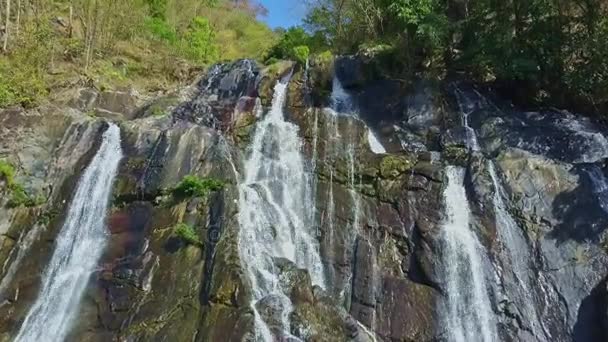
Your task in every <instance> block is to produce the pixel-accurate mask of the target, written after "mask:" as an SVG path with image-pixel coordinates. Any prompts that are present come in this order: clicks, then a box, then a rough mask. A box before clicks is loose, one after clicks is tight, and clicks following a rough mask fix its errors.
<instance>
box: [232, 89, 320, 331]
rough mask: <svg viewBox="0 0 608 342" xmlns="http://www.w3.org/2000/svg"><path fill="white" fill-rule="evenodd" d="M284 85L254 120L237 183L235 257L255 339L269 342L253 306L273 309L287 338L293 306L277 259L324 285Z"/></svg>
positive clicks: (306, 175) (308, 182) (307, 179)
mask: <svg viewBox="0 0 608 342" xmlns="http://www.w3.org/2000/svg"><path fill="white" fill-rule="evenodd" d="M286 91H287V83H284V82H281V81H279V82H277V84H276V86H275V88H274V98H273V101H272V107H271V110H270V112H269V113H268V114H267V115H266V116H265V117H264V119H263V120H261V121H260V122H258V124H257V126H256V130H255V134H254V137H253V140H252V143H251V146H250V155H249V157H248V158H247V159H246V160H245V163H244V169H245V170H244V175H243V177H242V179H240V180H239V216H238V220H239V225H240V227H241V228H240V231H239V245H238V247H239V255H240V260H241V262H242V267H243V269H244V270H245V271H246V274H247V276H248V278H249V280H250V282H251V286H252V290H253V293H252V302H251V307H252V309H253V311H254V315H255V325H256V327H255V334H256V341H259V340H264V341H272V334H271V329H270V327H269V324H268V322H265V319H264V318H262V317H261V314H260V313H259V311H258V308H257V304H258V303H259V302H260V301H261V300H262V299H264V303H265V304H266V303H270V304H273V305H276V306H277V308H276V309H277V310H276V311H277V312H279V313H280V316H281V319H280V322H279V323H280V325H281V327H280V328H281V330H282V331H281V332H280V334H289V328H290V326H289V314H290V313H291V311H292V304H291V301H290V299H289V293H288V292H287V291H288V290H289V289H287V288H285V287H286V286H284V284H283V283H282V280H283V279H282V277H281V274H279V270H278V267H277V265H276V263H275V262H276V261H277V259H287V260H290V261H291V262H293V263H294V264H295V265H296V266H297V267H298V268H302V269H307V270H308V272H309V273H310V276H311V279H312V282H313V284H315V285H319V286H321V287H324V286H325V280H324V277H323V266H322V264H321V258H320V256H319V252H318V242H317V240H316V238H315V236H313V233H314V232H315V231H316V230H315V224H314V208H315V203H314V198H313V196H312V195H313V193H314V192H313V189H312V186H313V182H312V175H311V174H310V172H309V171H308V170H307V169H306V162H305V160H304V157H303V155H302V153H301V150H302V142H301V140H300V138H299V136H298V126H296V125H294V124H292V123H290V122H287V121H285V119H284V114H283V107H284V104H285V99H286Z"/></svg>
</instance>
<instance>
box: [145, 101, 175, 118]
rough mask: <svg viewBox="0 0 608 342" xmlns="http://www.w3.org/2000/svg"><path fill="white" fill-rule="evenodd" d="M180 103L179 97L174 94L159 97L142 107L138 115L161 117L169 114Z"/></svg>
mask: <svg viewBox="0 0 608 342" xmlns="http://www.w3.org/2000/svg"><path fill="white" fill-rule="evenodd" d="M179 103H180V99H179V98H178V97H176V96H167V97H161V98H158V99H156V100H154V102H152V103H150V104H149V105H147V106H145V107H144V108H143V109H142V112H141V114H140V115H138V116H140V117H149V116H154V117H163V116H167V115H169V114H171V112H172V110H173V108H175V106H177V105H178V104H179Z"/></svg>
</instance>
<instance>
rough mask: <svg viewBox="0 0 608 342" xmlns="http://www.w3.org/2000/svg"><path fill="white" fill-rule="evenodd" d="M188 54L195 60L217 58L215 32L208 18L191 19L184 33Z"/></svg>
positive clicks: (206, 61)
mask: <svg viewBox="0 0 608 342" xmlns="http://www.w3.org/2000/svg"><path fill="white" fill-rule="evenodd" d="M185 42H186V44H187V46H188V51H189V54H190V55H191V56H192V57H193V58H194V59H195V60H197V61H200V62H203V63H209V62H211V61H215V60H217V58H218V54H219V52H218V47H217V45H216V44H215V32H214V31H213V29H212V28H211V25H210V23H209V20H207V19H206V18H203V17H196V18H194V19H193V20H192V23H191V24H190V27H189V28H188V31H187V32H186V35H185Z"/></svg>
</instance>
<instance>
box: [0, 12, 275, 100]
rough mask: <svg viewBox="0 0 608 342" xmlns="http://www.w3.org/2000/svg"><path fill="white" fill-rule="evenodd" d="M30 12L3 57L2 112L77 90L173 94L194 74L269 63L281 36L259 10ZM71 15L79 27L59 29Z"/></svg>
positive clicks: (0, 74) (0, 66)
mask: <svg viewBox="0 0 608 342" xmlns="http://www.w3.org/2000/svg"><path fill="white" fill-rule="evenodd" d="M68 3H69V5H68ZM28 6H30V7H31V8H30V7H28V9H29V10H27V11H26V10H25V7H23V9H22V12H21V18H20V25H19V30H18V32H17V29H16V27H15V26H16V22H15V18H12V19H13V20H12V21H13V23H12V24H13V25H12V26H13V27H12V30H11V34H10V38H9V44H8V52H6V53H3V54H0V107H8V106H13V105H21V106H25V107H32V106H37V105H39V104H40V103H41V100H43V99H44V98H45V97H47V96H48V94H49V92H50V90H51V89H52V90H56V89H58V88H61V87H65V86H72V85H74V84H75V82H87V84H88V83H89V82H91V83H93V85H94V86H96V87H99V88H114V87H117V86H125V85H134V86H135V87H136V88H138V89H141V90H146V91H147V90H158V89H166V88H167V87H172V86H173V85H174V84H175V83H177V82H184V81H188V80H186V79H185V78H187V77H189V75H190V73H189V72H188V71H189V70H190V69H191V68H193V67H199V66H200V65H201V64H209V63H214V62H217V61H219V60H220V59H236V58H258V59H261V58H262V57H263V56H264V55H265V54H266V53H267V51H268V50H269V49H270V47H271V46H272V45H274V43H275V39H276V36H277V35H276V34H275V33H274V32H273V31H272V30H271V29H270V28H269V27H268V26H267V25H266V24H264V23H262V22H261V21H259V20H258V19H257V17H256V15H257V14H258V13H260V11H259V8H258V7H257V6H256V5H255V4H254V3H253V2H241V1H239V2H235V1H232V0H183V1H181V0H180V1H174V0H133V1H113V0H98V1H89V0H75V1H71V2H68V1H66V0H48V1H47V0H45V1H37V2H36V3H32V4H30V5H28ZM26 7H27V6H26ZM70 7H71V8H72V9H73V15H72V16H71V17H72V18H73V23H74V25H73V27H69V26H68V25H67V24H68V23H67V20H66V22H65V25H64V23H63V22H62V23H61V25H59V24H58V22H57V20H58V18H69V17H70V12H69V8H70ZM142 88H143V89H142Z"/></svg>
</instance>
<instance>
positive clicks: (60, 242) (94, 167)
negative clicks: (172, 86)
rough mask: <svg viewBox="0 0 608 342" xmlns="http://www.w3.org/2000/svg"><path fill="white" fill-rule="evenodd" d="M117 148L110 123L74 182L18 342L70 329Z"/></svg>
mask: <svg viewBox="0 0 608 342" xmlns="http://www.w3.org/2000/svg"><path fill="white" fill-rule="evenodd" d="M121 158H122V152H121V148H120V129H119V128H118V126H116V125H114V124H110V126H109V128H108V129H107V131H106V132H105V133H104V134H103V141H102V143H101V146H100V147H99V151H97V154H96V155H95V157H94V158H93V160H92V161H91V163H90V164H89V166H88V167H87V168H86V170H85V171H84V174H83V175H82V177H81V178H80V180H79V181H78V186H77V189H76V193H75V194H74V197H73V199H72V203H71V205H70V208H69V211H68V215H67V218H66V220H65V223H64V225H63V227H62V228H61V231H60V232H59V235H58V236H57V241H56V243H55V251H54V252H53V256H52V257H51V261H50V263H49V265H48V266H47V268H46V270H45V272H44V274H43V280H42V288H41V290H40V293H39V294H38V298H37V300H36V302H35V303H34V304H33V306H32V307H31V309H30V311H29V312H28V314H27V316H26V317H25V321H24V322H23V324H22V325H21V328H20V330H19V333H18V335H17V337H16V338H15V341H18V342H38V341H50V342H55V341H57V342H59V341H63V340H64V339H65V337H66V336H67V334H68V333H69V328H70V326H71V324H72V323H73V321H74V319H75V317H76V314H77V312H78V307H79V303H80V300H81V298H82V296H83V294H84V291H85V289H86V287H87V284H88V282H89V277H90V275H91V272H93V271H94V270H95V267H96V266H97V262H98V261H99V258H100V257H101V254H102V253H103V251H104V247H105V245H106V242H107V233H106V227H105V218H106V212H107V209H108V199H109V197H110V192H111V190H112V183H113V181H114V177H115V175H116V172H117V169H118V165H119V162H120V159H121Z"/></svg>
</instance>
